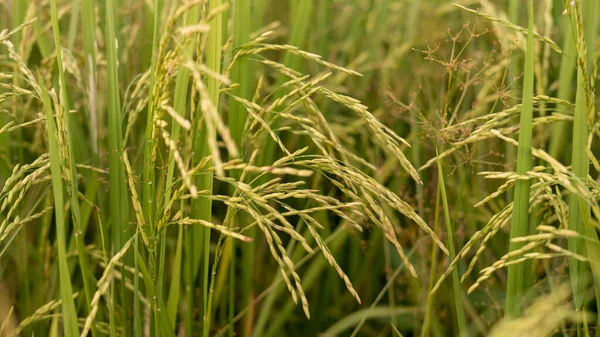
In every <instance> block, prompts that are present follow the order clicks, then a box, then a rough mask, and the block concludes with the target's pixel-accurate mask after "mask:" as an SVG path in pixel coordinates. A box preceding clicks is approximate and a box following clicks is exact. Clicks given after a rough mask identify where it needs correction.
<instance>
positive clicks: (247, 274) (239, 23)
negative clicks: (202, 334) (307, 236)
mask: <svg viewBox="0 0 600 337" xmlns="http://www.w3.org/2000/svg"><path fill="white" fill-rule="evenodd" d="M251 5H252V4H251V1H250V0H237V1H236V2H235V8H234V12H233V46H232V48H234V53H235V52H236V50H235V49H236V48H239V47H240V46H242V45H243V44H244V43H246V42H248V41H249V40H250V29H251V27H252V20H251V15H249V13H251V11H252V6H251ZM263 10H264V8H263ZM254 69H255V65H254V64H253V63H251V62H250V61H249V60H248V59H247V57H241V58H239V59H238V60H237V61H236V64H235V65H234V66H233V68H232V71H231V80H232V82H233V83H238V84H239V86H238V87H236V88H235V89H234V90H233V91H232V95H234V96H237V97H241V98H244V99H246V100H251V99H252V94H253V92H254V87H253V83H254ZM247 118H248V113H247V112H246V108H245V106H244V105H243V104H242V103H241V102H238V101H237V100H236V99H235V98H233V97H231V98H230V100H229V118H228V123H229V130H230V132H231V134H232V136H233V139H234V141H235V143H236V145H237V147H238V149H240V150H241V151H242V156H243V144H242V142H243V139H244V137H243V136H244V133H245V127H246V120H247ZM232 176H233V177H234V178H237V179H239V177H240V172H239V171H232ZM240 221H244V219H243V218H240V217H239V214H234V215H233V220H232V222H231V223H232V226H234V227H237V226H238V223H239V222H240ZM254 232H255V230H252V231H251V232H248V233H247V235H250V236H254V235H255V233H254ZM228 246H229V248H230V250H229V251H230V256H231V259H230V272H229V275H230V277H229V280H230V284H229V320H230V321H231V320H232V319H233V315H234V312H235V307H234V304H235V301H234V297H235V289H236V287H235V278H236V277H235V270H236V268H235V265H236V263H235V261H236V259H235V247H236V243H235V240H230V241H229V245H228ZM242 252H243V253H242V259H243V264H242V266H243V267H242V277H241V279H242V280H241V295H240V296H241V299H242V300H241V305H243V306H245V305H247V303H248V302H249V301H250V295H251V289H252V276H253V275H254V260H255V245H254V244H253V243H248V244H244V245H243V246H242ZM246 323H250V322H248V321H246ZM244 330H245V331H247V330H248V329H244ZM233 333H234V331H233V329H231V330H230V336H231V335H233Z"/></svg>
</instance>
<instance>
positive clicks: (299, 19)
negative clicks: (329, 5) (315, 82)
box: [261, 0, 314, 182]
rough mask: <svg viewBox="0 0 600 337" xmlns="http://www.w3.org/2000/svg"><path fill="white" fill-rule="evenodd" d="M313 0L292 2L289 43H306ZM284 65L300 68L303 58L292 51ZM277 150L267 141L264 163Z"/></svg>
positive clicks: (299, 45) (273, 143) (286, 55)
mask: <svg viewBox="0 0 600 337" xmlns="http://www.w3.org/2000/svg"><path fill="white" fill-rule="evenodd" d="M313 2H314V1H313V0H295V1H292V2H291V5H292V6H293V8H292V9H290V13H291V15H292V16H291V19H292V20H291V21H290V22H291V33H290V38H289V43H288V44H289V45H292V46H296V47H298V48H301V47H302V46H303V45H304V42H305V41H306V40H307V39H306V36H307V35H308V32H309V28H310V24H311V18H312V12H313ZM283 65H284V66H286V67H287V68H290V69H293V70H299V69H300V68H301V65H302V59H301V58H299V57H297V56H296V55H293V54H292V53H286V54H285V56H284V60H283ZM285 81H286V79H285V78H284V77H283V76H279V80H278V81H277V85H276V88H279V87H280V86H281V85H282V84H283V83H284V82H285ZM284 94H285V92H283V91H282V90H279V91H278V92H277V94H276V96H275V99H277V98H279V97H281V96H283V95H284ZM278 122H279V119H275V120H274V121H273V123H271V128H272V129H273V130H276V129H277V128H278V126H279V123H278ZM276 150H277V144H276V143H275V142H272V141H267V142H266V143H265V145H264V147H263V151H261V152H262V153H261V155H262V161H261V163H262V165H270V164H271V163H273V160H274V158H275V152H276ZM262 182H264V181H262Z"/></svg>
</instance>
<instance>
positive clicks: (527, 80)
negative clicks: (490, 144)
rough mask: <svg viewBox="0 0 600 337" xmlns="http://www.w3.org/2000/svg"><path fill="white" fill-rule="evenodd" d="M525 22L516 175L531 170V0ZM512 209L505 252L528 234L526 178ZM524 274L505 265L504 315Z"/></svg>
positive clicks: (515, 303)
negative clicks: (506, 269)
mask: <svg viewBox="0 0 600 337" xmlns="http://www.w3.org/2000/svg"><path fill="white" fill-rule="evenodd" d="M528 14H529V25H528V34H527V48H526V52H525V66H524V69H525V76H524V80H523V107H522V109H521V118H520V132H519V146H518V153H517V174H519V175H526V174H527V172H528V171H529V170H530V169H531V138H532V118H533V76H534V45H533V17H534V15H533V0H529V3H528ZM515 185H516V186H515V193H514V199H513V200H514V211H513V216H512V222H511V228H510V238H511V242H510V246H509V252H512V251H515V250H518V249H520V248H521V247H522V246H523V243H521V242H514V241H512V239H514V238H518V237H521V236H525V235H528V234H529V193H530V191H529V188H530V185H531V181H530V179H519V180H517V182H516V184H515ZM524 275H525V265H524V264H513V265H510V266H509V267H508V275H507V288H506V302H505V307H504V310H505V315H506V316H508V317H517V316H519V315H520V313H521V305H520V301H521V298H522V297H523V291H524V290H523V284H524V283H525V280H524Z"/></svg>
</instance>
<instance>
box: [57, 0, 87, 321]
mask: <svg viewBox="0 0 600 337" xmlns="http://www.w3.org/2000/svg"><path fill="white" fill-rule="evenodd" d="M50 4H51V15H52V30H53V32H54V43H55V46H56V63H57V65H58V78H59V85H60V100H61V103H62V104H60V108H62V109H63V111H62V112H61V115H62V116H63V118H64V119H65V121H66V132H67V136H68V138H67V142H68V144H65V146H67V147H68V162H69V164H70V165H69V166H70V167H69V168H68V169H67V170H66V171H67V172H66V174H67V179H68V180H70V183H71V184H70V189H69V188H68V189H67V191H70V195H71V215H72V219H73V226H74V228H73V230H74V233H75V234H74V235H75V241H76V246H77V251H78V257H79V266H80V268H81V274H82V278H83V284H84V290H85V295H86V296H85V298H86V307H87V310H88V311H89V310H90V305H89V303H90V301H91V299H92V298H91V296H92V282H93V281H92V280H90V278H89V275H91V273H90V271H89V267H88V262H87V258H86V255H85V253H84V250H83V249H84V245H85V244H84V242H83V230H82V228H81V213H80V205H79V195H78V192H79V186H78V182H77V179H78V178H77V166H76V165H77V163H76V159H75V155H74V153H73V152H74V150H73V147H74V146H75V144H77V140H76V138H75V136H74V132H73V131H74V130H75V128H77V126H76V125H74V122H75V121H74V119H73V118H72V117H71V116H70V115H69V111H70V110H69V99H68V96H67V82H66V79H65V69H64V64H63V57H62V47H61V45H60V29H59V22H58V13H57V8H56V1H55V0H52V1H51V2H50ZM94 332H95V331H94Z"/></svg>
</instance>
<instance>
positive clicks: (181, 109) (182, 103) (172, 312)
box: [159, 6, 200, 328]
mask: <svg viewBox="0 0 600 337" xmlns="http://www.w3.org/2000/svg"><path fill="white" fill-rule="evenodd" d="M199 18H200V7H199V6H194V7H192V8H191V9H190V10H189V11H188V12H187V14H186V17H185V24H186V25H193V24H197V23H198V20H199ZM195 47H196V46H195V44H194V43H190V44H189V45H188V46H187V47H186V49H185V50H184V52H183V53H184V56H185V57H186V58H189V59H191V58H192V56H193V52H194V49H195ZM189 82H190V72H189V70H188V69H187V68H186V67H180V68H179V70H178V73H177V79H176V82H175V94H174V101H173V109H174V110H175V111H176V113H177V114H179V115H181V116H184V117H185V115H186V106H187V99H188V87H189ZM180 132H181V124H180V123H176V122H174V123H171V138H172V139H174V140H178V139H179V135H180ZM174 170H175V160H174V152H173V151H169V162H168V166H167V177H166V186H165V193H164V200H165V203H168V201H170V200H171V197H172V189H173V175H174ZM183 242H184V241H183V228H181V227H180V228H179V231H178V236H177V247H176V253H175V261H174V266H173V272H172V273H171V275H172V277H173V278H172V280H171V286H170V289H169V300H168V303H167V310H168V316H169V319H170V321H171V323H172V327H171V328H175V322H176V317H177V308H178V303H179V294H180V285H181V284H180V278H181V260H182V251H183V246H184V243H183ZM160 245H161V254H162V252H163V251H164V247H165V245H166V231H165V233H164V234H163V236H162V239H161V243H160ZM190 261H192V260H191V259H190ZM159 263H160V267H159V275H164V274H162V273H161V272H160V270H162V269H163V267H162V265H163V264H164V257H161V259H160V262H159ZM185 281H186V288H187V289H190V290H193V288H194V286H193V285H192V284H191V282H193V281H190V278H189V277H186V278H185ZM159 283H160V282H159ZM188 298H189V299H191V298H192V296H191V294H188ZM188 305H191V303H190V302H188ZM191 314H192V311H191V310H187V311H186V315H185V322H186V326H188V327H191V324H192V315H191Z"/></svg>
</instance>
